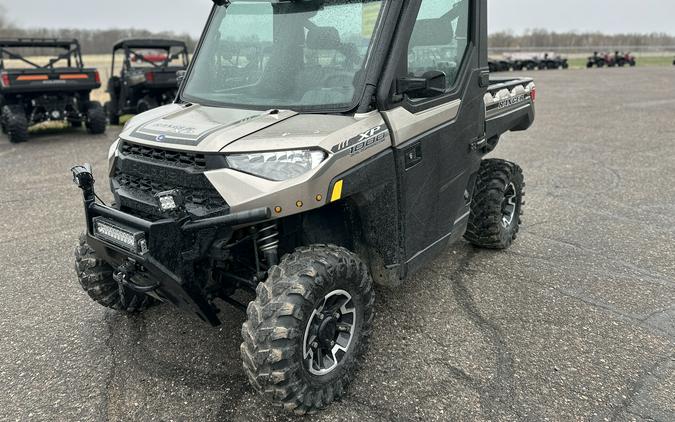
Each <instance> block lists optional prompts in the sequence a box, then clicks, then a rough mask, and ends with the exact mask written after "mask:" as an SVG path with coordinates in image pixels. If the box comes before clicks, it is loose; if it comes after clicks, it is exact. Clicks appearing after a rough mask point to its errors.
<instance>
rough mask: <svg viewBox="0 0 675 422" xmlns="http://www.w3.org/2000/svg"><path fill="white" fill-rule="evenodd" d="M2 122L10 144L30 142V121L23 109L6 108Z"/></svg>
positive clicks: (3, 110) (3, 109) (3, 111)
mask: <svg viewBox="0 0 675 422" xmlns="http://www.w3.org/2000/svg"><path fill="white" fill-rule="evenodd" d="M2 120H3V123H4V128H5V130H6V133H7V136H8V137H9V142H11V143H13V144H18V143H20V142H26V141H27V140H28V119H27V118H26V114H25V113H24V112H23V110H22V109H20V108H12V107H10V106H4V107H3V108H2Z"/></svg>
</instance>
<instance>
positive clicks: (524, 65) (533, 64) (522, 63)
mask: <svg viewBox="0 0 675 422" xmlns="http://www.w3.org/2000/svg"><path fill="white" fill-rule="evenodd" d="M538 67H539V62H538V60H537V59H536V58H535V57H533V58H528V59H518V60H515V61H514V62H513V69H514V70H535V69H537V68H538Z"/></svg>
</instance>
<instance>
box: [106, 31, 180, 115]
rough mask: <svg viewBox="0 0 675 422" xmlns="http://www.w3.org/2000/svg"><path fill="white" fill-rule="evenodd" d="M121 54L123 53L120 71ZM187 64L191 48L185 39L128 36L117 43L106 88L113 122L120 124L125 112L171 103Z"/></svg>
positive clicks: (108, 108)
mask: <svg viewBox="0 0 675 422" xmlns="http://www.w3.org/2000/svg"><path fill="white" fill-rule="evenodd" d="M118 56H122V57H121V60H122V66H121V68H120V69H119V70H118V69H117V68H116V63H117V62H118V61H119V59H120V57H118ZM188 64H189V53H188V48H187V45H186V44H185V43H184V42H183V41H177V40H163V39H128V40H122V41H119V42H118V43H117V44H115V46H114V47H113V60H112V70H111V73H110V74H111V75H112V76H111V77H110V80H109V81H108V89H107V91H108V93H109V94H110V101H109V102H107V103H106V105H105V109H106V112H107V114H108V118H109V119H110V123H111V124H113V125H117V124H119V120H120V117H121V116H122V115H125V114H139V113H143V112H145V111H148V110H151V109H153V108H155V107H158V106H161V105H165V104H170V103H172V102H173V100H174V99H175V98H176V92H177V90H178V76H177V72H179V71H184V70H185V69H187V66H188ZM118 72H119V73H118Z"/></svg>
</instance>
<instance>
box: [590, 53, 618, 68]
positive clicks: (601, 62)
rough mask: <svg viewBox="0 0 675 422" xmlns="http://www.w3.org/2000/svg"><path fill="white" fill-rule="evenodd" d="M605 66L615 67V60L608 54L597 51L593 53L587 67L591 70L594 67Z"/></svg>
mask: <svg viewBox="0 0 675 422" xmlns="http://www.w3.org/2000/svg"><path fill="white" fill-rule="evenodd" d="M605 66H610V67H611V66H614V58H613V57H612V56H611V55H609V54H607V53H603V54H600V53H598V52H597V51H595V52H593V55H592V56H590V57H589V58H588V62H587V63H586V67H587V68H589V69H590V68H592V67H597V68H601V67H605Z"/></svg>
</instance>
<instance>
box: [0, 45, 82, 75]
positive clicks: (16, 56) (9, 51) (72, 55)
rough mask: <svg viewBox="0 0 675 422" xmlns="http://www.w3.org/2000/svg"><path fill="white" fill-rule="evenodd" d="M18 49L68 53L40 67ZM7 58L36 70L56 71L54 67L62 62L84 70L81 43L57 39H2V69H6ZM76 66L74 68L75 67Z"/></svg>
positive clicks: (0, 59) (0, 62) (0, 52)
mask: <svg viewBox="0 0 675 422" xmlns="http://www.w3.org/2000/svg"><path fill="white" fill-rule="evenodd" d="M17 48H61V49H64V50H66V51H64V52H63V53H61V54H59V55H57V56H56V57H54V58H52V59H50V60H49V62H48V63H47V64H46V65H44V66H43V65H39V64H37V63H35V62H33V61H31V60H28V59H27V58H26V57H24V55H23V54H21V53H18V52H16V51H15V49H17ZM5 58H7V59H13V60H20V61H22V62H24V63H26V64H28V65H29V66H31V67H34V68H35V69H54V65H55V64H56V63H58V62H60V61H61V60H67V61H68V67H76V68H79V69H82V68H83V67H84V63H83V60H82V49H81V48H80V43H79V41H77V40H75V39H73V40H65V39H56V38H17V39H0V69H4V68H5ZM73 64H74V66H73Z"/></svg>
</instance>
